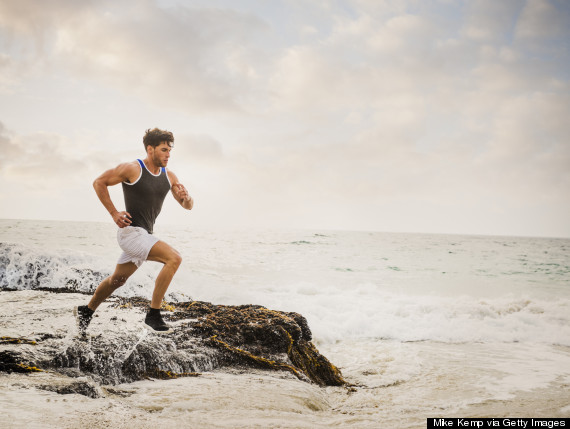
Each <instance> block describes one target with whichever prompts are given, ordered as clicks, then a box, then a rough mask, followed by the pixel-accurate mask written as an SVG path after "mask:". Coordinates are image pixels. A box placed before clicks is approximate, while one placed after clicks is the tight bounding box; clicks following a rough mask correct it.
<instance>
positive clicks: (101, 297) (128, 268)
mask: <svg viewBox="0 0 570 429" xmlns="http://www.w3.org/2000/svg"><path fill="white" fill-rule="evenodd" d="M137 268H138V267H137V266H136V265H135V264H133V263H132V262H127V263H126V264H118V265H117V267H116V268H115V272H114V273H113V274H111V275H110V276H109V277H107V278H106V279H105V280H103V281H102V282H101V284H100V285H99V286H97V289H96V290H95V293H94V294H93V297H92V298H91V301H89V304H88V305H87V306H88V307H89V308H90V309H91V310H93V311H95V310H96V309H97V307H99V305H100V304H101V303H102V302H103V301H105V300H106V299H107V298H108V297H109V296H110V295H111V294H112V293H113V292H115V291H116V290H117V289H118V288H120V287H121V286H123V285H124V284H125V282H126V281H127V279H128V278H129V277H130V276H131V275H133V273H134V272H135V271H136V270H137Z"/></svg>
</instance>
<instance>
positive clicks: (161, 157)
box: [149, 142, 172, 167]
mask: <svg viewBox="0 0 570 429" xmlns="http://www.w3.org/2000/svg"><path fill="white" fill-rule="evenodd" d="M170 145H171V143H168V142H162V143H160V144H159V145H158V146H157V147H152V146H149V148H150V152H149V155H150V156H151V158H152V161H153V162H154V164H155V165H156V166H158V167H166V165H167V164H168V159H169V158H170V151H171V150H172V146H170Z"/></svg>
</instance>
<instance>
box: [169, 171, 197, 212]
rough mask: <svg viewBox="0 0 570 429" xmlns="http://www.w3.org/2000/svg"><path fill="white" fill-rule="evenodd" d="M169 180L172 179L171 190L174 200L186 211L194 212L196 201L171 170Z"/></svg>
mask: <svg viewBox="0 0 570 429" xmlns="http://www.w3.org/2000/svg"><path fill="white" fill-rule="evenodd" d="M168 178H169V179H170V186H171V188H170V190H171V191H172V196H173V197H174V199H175V200H176V201H178V202H179V203H180V205H181V206H182V207H184V208H185V209H186V210H192V207H194V200H193V199H192V197H191V196H190V194H188V190H187V189H186V188H185V187H184V185H183V184H182V183H180V181H179V180H178V177H176V174H174V173H173V172H172V171H170V170H168Z"/></svg>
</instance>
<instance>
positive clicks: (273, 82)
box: [0, 0, 570, 230]
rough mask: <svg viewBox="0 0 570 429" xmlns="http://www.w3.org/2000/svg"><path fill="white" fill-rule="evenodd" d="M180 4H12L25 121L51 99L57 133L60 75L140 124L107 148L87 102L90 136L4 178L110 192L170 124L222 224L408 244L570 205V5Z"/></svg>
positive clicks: (176, 161)
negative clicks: (348, 232) (85, 178)
mask: <svg viewBox="0 0 570 429" xmlns="http://www.w3.org/2000/svg"><path fill="white" fill-rule="evenodd" d="M46 4H47V3H46ZM164 4H166V3H158V2H153V1H150V0H147V1H142V2H135V1H126V2H111V1H86V2H69V1H63V0H61V1H56V0H54V1H52V2H50V3H49V7H48V6H44V4H43V3H42V6H38V4H37V2H32V1H21V2H8V1H4V2H1V1H0V32H1V35H2V40H3V45H2V48H3V53H2V54H0V90H3V91H4V93H5V94H6V93H7V92H8V91H12V92H13V93H14V94H15V97H14V98H13V100H14V101H15V103H16V104H17V103H22V107H20V111H26V109H25V107H26V106H25V105H24V101H27V102H30V100H32V96H33V97H36V96H37V97H44V98H45V99H46V100H47V101H46V104H45V105H49V106H51V105H52V104H53V106H54V109H53V112H52V111H50V112H45V113H46V115H47V116H48V117H50V118H57V114H56V113H57V107H58V106H61V100H60V99H57V100H56V98H60V94H59V92H58V90H57V89H58V88H59V87H57V86H55V85H54V87H53V88H51V91H52V92H51V93H49V94H48V93H47V91H45V90H42V88H41V84H42V83H43V82H44V80H42V79H48V78H51V77H54V79H56V78H57V79H58V80H57V82H56V83H57V84H58V85H60V84H61V82H66V84H67V85H68V86H67V87H65V88H67V92H66V93H65V95H67V97H69V101H68V103H69V104H70V105H73V103H77V102H78V100H79V102H83V96H82V95H74V94H75V88H76V87H77V88H79V89H80V91H79V94H85V91H87V90H89V91H93V92H97V91H98V90H100V89H101V94H104V95H101V97H110V100H109V101H108V103H109V104H112V105H113V109H112V110H110V111H112V113H113V115H112V116H113V117H115V116H120V117H121V118H123V117H124V125H123V121H119V120H117V122H116V123H115V129H113V130H110V131H108V132H107V131H93V129H92V128H94V127H96V126H99V125H94V123H93V121H97V120H98V121H100V122H109V121H111V119H110V118H109V117H106V118H105V119H104V120H103V119H102V116H101V115H102V112H100V111H98V110H94V109H93V107H91V106H90V105H89V103H85V104H82V105H81V108H82V109H84V110H82V111H80V113H79V114H80V116H81V117H85V116H90V117H92V118H95V119H93V121H82V122H81V124H82V125H81V127H79V126H77V125H75V124H73V125H70V127H71V128H70V129H69V130H68V129H67V126H68V125H67V124H68V122H70V121H66V122H65V125H64V126H62V127H59V128H58V127H56V126H54V127H53V128H50V129H49V130H48V131H46V130H43V129H42V127H40V126H39V125H37V126H36V129H31V130H29V131H25V132H23V131H21V130H18V133H17V135H11V134H9V133H7V132H6V131H5V130H4V131H3V132H2V133H1V134H0V144H1V145H2V148H3V149H4V153H7V154H12V153H16V152H17V153H18V154H19V155H20V154H21V159H19V160H18V159H11V158H10V159H7V160H4V159H3V160H2V161H0V167H1V168H2V170H3V173H2V174H3V175H4V177H10V179H11V180H12V179H14V180H15V178H16V177H18V178H19V179H18V180H22V181H23V182H22V183H32V181H33V180H34V178H37V177H41V175H44V176H49V177H51V178H50V179H49V180H47V181H46V183H45V184H43V185H42V186H51V187H53V189H58V187H61V186H67V185H66V180H68V179H67V176H66V175H67V174H68V173H66V170H69V169H71V168H72V166H73V165H80V166H81V168H82V170H84V171H82V173H88V175H90V176H93V175H94V174H98V173H100V172H101V171H103V169H105V168H109V167H110V166H112V164H113V163H114V162H115V159H116V162H117V163H118V162H119V161H120V160H121V159H118V158H121V157H123V156H124V157H132V154H131V153H127V149H126V147H125V146H119V145H111V144H109V145H106V144H105V143H101V142H105V141H111V142H122V141H125V140H126V139H131V138H132V137H131V133H132V131H131V130H133V129H142V127H143V126H145V125H144V123H146V122H151V123H152V124H154V123H157V122H160V123H168V124H169V125H166V127H167V128H169V127H170V128H172V129H173V131H174V133H175V136H176V143H175V150H174V152H173V158H172V161H171V162H172V168H173V169H174V170H175V171H176V173H177V174H178V175H179V177H180V178H181V179H184V180H183V181H188V182H189V183H191V184H192V189H193V191H194V192H196V193H197V196H198V198H197V207H201V209H200V210H202V211H199V212H198V211H197V213H204V214H203V215H200V214H197V215H196V216H204V219H205V220H208V219H210V220H212V219H216V220H219V221H220V222H222V221H223V222H227V223H231V222H234V220H236V221H239V222H242V221H243V222H247V221H250V222H253V223H257V222H258V221H257V220H254V221H252V219H258V218H260V217H261V218H263V219H265V220H266V221H267V222H268V223H271V222H278V223H281V222H284V223H287V224H291V225H293V224H294V225H298V226H301V225H303V224H304V223H305V224H306V223H312V224H313V225H315V224H319V221H320V220H322V219H323V218H326V219H327V222H328V224H327V225H329V226H334V225H341V226H342V227H348V228H350V227H355V225H358V224H359V222H365V224H366V225H367V227H370V228H372V227H374V228H376V229H391V228H390V222H391V225H403V224H402V221H401V220H402V219H406V222H408V221H409V222H411V224H413V222H414V219H413V217H414V216H413V213H414V212H415V213H419V212H422V210H424V208H426V207H429V210H431V211H430V213H431V214H430V215H429V216H427V217H426V216H420V215H417V219H416V221H417V222H419V221H420V220H419V219H421V222H422V224H421V225H422V228H425V229H426V230H429V223H430V222H433V225H441V224H442V221H441V220H438V218H437V216H438V214H439V213H440V212H441V211H442V210H444V209H445V211H446V212H453V213H455V215H454V216H455V218H454V219H455V220H454V222H455V224H454V225H455V226H450V228H452V229H454V230H466V229H469V221H472V220H473V215H472V214H473V213H474V212H477V213H478V214H479V215H480V217H481V218H485V219H486V222H488V224H489V225H490V223H491V222H492V219H493V213H494V210H497V211H502V212H504V213H511V214H512V213H515V212H517V210H519V211H520V209H521V207H524V208H526V209H528V210H529V211H530V210H531V208H533V207H534V208H535V209H536V210H535V213H541V210H542V213H545V214H547V215H550V214H549V213H552V212H554V210H555V209H554V207H556V210H559V208H560V207H566V209H567V208H568V207H569V206H570V201H569V197H568V193H567V188H568V185H569V182H568V180H569V179H568V176H569V173H568V171H570V169H569V168H568V166H569V165H570V159H569V149H568V143H567V136H568V135H570V129H569V128H568V125H567V123H568V121H567V118H568V115H569V113H570V103H569V102H568V94H569V90H570V84H569V81H568V73H567V70H568V65H569V64H568V63H569V58H568V55H567V51H568V39H569V38H568V31H569V30H568V28H570V27H568V26H567V25H565V24H567V22H568V21H569V18H568V9H569V8H568V7H567V6H565V4H564V3H563V2H559V1H555V0H552V1H545V0H531V1H528V2H524V3H523V2H519V1H509V0H505V1H501V2H496V1H490V0H481V1H470V2H466V3H459V4H458V3H457V2H447V1H415V0H410V1H401V0H398V1H383V2H378V1H373V0H354V1H348V0H347V1H343V2H323V3H321V2H304V1H300V2H285V3H282V4H280V8H276V7H274V6H272V7H267V8H252V7H250V6H248V5H247V4H245V3H240V4H239V5H237V4H235V3H232V2H228V3H224V2H223V1H221V0H220V1H219V2H217V3H216V8H214V7H189V6H187V4H188V3H182V2H180V3H176V2H170V3H169V4H171V5H173V6H169V7H166V6H164ZM38 82H39V83H38ZM48 82H52V83H53V82H54V81H49V80H48ZM86 83H87V84H86ZM62 86H63V85H62ZM86 88H88V89H86ZM81 90H83V92H81ZM21 91H28V92H27V93H25V95H26V96H27V97H23V98H22V97H16V96H17V95H19V94H20V93H21ZM36 92H37V94H36ZM30 94H31V95H30ZM46 94H47V95H46ZM61 97H63V96H61ZM74 97H76V98H74ZM20 100H24V101H20ZM32 101H33V100H32ZM28 106H29V105H28ZM32 106H37V104H33V105H32ZM104 107H107V106H106V105H104ZM90 108H91V109H92V110H89V109H90ZM46 110H47V109H46ZM6 112H7V114H8V113H10V112H11V111H10V110H7V109H6ZM50 115H51V116H50ZM61 116H62V117H63V116H66V115H61ZM109 116H111V115H109ZM113 119H114V118H113ZM59 120H61V121H63V120H62V119H61V118H60V119H59ZM4 121H5V123H6V124H8V125H10V122H8V120H6V119H4ZM22 122H24V121H22ZM37 122H38V118H31V120H30V121H29V123H30V124H31V125H33V124H34V123H37ZM47 122H48V121H47V120H46V121H45V122H43V123H47ZM170 123H172V124H175V125H173V126H172V127H171V125H170ZM117 124H118V125H117ZM141 124H143V125H142V126H141ZM31 125H30V126H31ZM123 126H124V130H122V131H121V132H119V131H117V129H118V128H120V127H123ZM148 126H151V125H147V127H148ZM90 127H92V128H90ZM105 127H108V125H107V124H106V125H105ZM64 128H65V131H64ZM170 128H169V129H170ZM113 133H115V135H113ZM114 137H116V138H114ZM71 143H73V144H71ZM119 147H120V149H118V148H119ZM40 153H45V161H46V163H45V164H46V165H39V164H38V162H37V159H36V158H34V156H36V155H37V154H40ZM126 159H130V158H126ZM55 165H59V167H58V168H56V167H54V166H55ZM6 171H10V174H9V175H7V174H6ZM17 175H19V176H17ZM92 178H93V177H89V180H92ZM426 210H427V209H426ZM484 214H485V215H486V216H484ZM206 218H207V219H206ZM351 219H352V220H351ZM375 219H381V221H380V220H375ZM375 222H376V223H375ZM521 222H522V221H521ZM528 222H529V223H530V220H529V221H528ZM363 225H364V223H363ZM374 225H376V226H374ZM418 225H419V224H418ZM394 228H396V227H395V226H394V227H393V228H392V229H394ZM398 229H405V228H404V227H400V226H398Z"/></svg>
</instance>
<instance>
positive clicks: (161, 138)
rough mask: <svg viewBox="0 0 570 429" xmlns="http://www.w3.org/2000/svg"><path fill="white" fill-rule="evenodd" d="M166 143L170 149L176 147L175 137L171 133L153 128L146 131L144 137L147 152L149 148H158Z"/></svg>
mask: <svg viewBox="0 0 570 429" xmlns="http://www.w3.org/2000/svg"><path fill="white" fill-rule="evenodd" d="M163 142H165V143H166V144H168V146H169V147H170V148H172V146H173V145H174V136H173V135H172V133H171V132H170V131H166V130H160V129H158V128H153V129H152V130H151V129H148V130H146V133H145V135H144V137H143V143H144V149H145V151H146V150H147V148H148V147H149V146H152V147H154V148H155V147H157V146H158V145H160V144H161V143H163Z"/></svg>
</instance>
